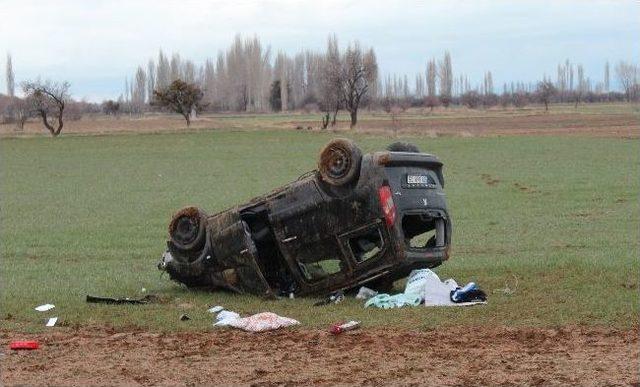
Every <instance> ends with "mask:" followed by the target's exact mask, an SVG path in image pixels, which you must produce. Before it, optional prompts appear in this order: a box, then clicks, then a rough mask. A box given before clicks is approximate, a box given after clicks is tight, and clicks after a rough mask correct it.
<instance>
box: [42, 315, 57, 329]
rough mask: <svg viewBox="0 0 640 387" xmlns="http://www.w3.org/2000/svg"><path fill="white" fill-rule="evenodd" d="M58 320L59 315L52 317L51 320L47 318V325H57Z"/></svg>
mask: <svg viewBox="0 0 640 387" xmlns="http://www.w3.org/2000/svg"><path fill="white" fill-rule="evenodd" d="M56 322H58V318H57V317H51V318H50V319H49V320H47V324H46V325H45V326H48V327H53V326H55V325H56Z"/></svg>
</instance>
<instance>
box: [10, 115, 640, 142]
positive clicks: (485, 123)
mask: <svg viewBox="0 0 640 387" xmlns="http://www.w3.org/2000/svg"><path fill="white" fill-rule="evenodd" d="M442 114H443V113H442V112H440V113H437V114H435V115H431V114H430V113H423V114H421V115H416V114H409V115H406V116H404V115H399V116H398V118H397V120H396V121H395V122H392V121H391V120H390V119H389V115H387V114H383V113H376V114H374V115H370V116H366V115H365V116H363V117H362V119H361V120H360V121H359V122H358V126H357V129H356V131H357V132H358V133H374V134H384V135H389V134H390V133H395V134H400V135H421V136H428V137H438V136H458V137H483V136H505V135H583V136H595V137H623V138H640V121H639V120H638V117H637V113H634V112H632V111H629V112H615V113H606V114H605V113H598V114H581V113H580V112H569V113H565V112H554V113H544V112H541V111H532V112H531V113H527V114H522V113H510V112H509V111H506V110H505V111H500V110H497V111H493V113H490V114H489V113H475V112H473V111H456V112H452V113H451V115H442ZM487 114H489V115H487ZM298 118H299V119H298ZM320 121H321V116H320V114H318V119H317V120H315V121H310V120H309V116H303V117H298V116H297V115H296V114H291V115H288V116H283V117H273V116H271V115H268V114H263V115H260V114H258V115H251V114H245V115H243V114H215V115H202V116H200V117H198V118H197V119H194V120H193V121H192V123H191V127H190V128H188V129H187V127H186V123H185V120H184V119H182V117H180V116H178V115H147V116H144V117H135V116H134V117H128V116H122V117H120V118H113V117H103V116H97V117H94V116H88V117H83V118H82V119H81V120H78V121H71V120H68V121H67V122H66V123H65V126H64V131H63V135H64V134H69V133H75V134H94V135H96V134H112V133H157V132H184V131H187V130H188V131H198V130H202V129H230V130H264V129H271V130H273V129H276V130H277V129H281V130H296V128H298V127H301V128H311V129H312V130H314V131H320ZM305 130H306V129H305ZM332 130H334V131H337V132H347V131H350V129H349V123H348V122H347V121H339V122H338V125H337V126H336V127H335V128H332ZM46 133H47V132H46V131H45V130H44V128H43V126H42V124H41V123H40V122H39V121H38V120H31V121H29V122H27V124H26V125H25V128H24V130H23V131H22V132H16V131H15V126H14V125H9V124H2V125H0V136H24V135H26V136H30V135H46Z"/></svg>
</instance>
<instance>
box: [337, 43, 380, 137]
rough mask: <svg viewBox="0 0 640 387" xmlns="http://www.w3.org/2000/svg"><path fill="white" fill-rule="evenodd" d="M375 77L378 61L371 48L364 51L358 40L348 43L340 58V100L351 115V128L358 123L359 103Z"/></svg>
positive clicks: (375, 79)
mask: <svg viewBox="0 0 640 387" xmlns="http://www.w3.org/2000/svg"><path fill="white" fill-rule="evenodd" d="M377 78H378V62H377V60H376V55H375V52H374V51H373V49H372V48H371V49H369V50H368V51H366V52H364V51H363V50H362V48H361V47H360V44H359V43H358V42H354V43H353V44H350V45H349V47H347V50H346V51H345V53H344V57H343V59H342V101H343V103H344V108H345V110H347V111H348V112H349V114H350V116H351V125H350V126H351V128H353V127H355V126H356V124H357V123H358V109H359V108H360V103H361V102H362V100H363V98H364V97H365V95H366V93H367V91H368V90H369V87H370V86H371V85H372V84H374V83H375V82H376V81H377Z"/></svg>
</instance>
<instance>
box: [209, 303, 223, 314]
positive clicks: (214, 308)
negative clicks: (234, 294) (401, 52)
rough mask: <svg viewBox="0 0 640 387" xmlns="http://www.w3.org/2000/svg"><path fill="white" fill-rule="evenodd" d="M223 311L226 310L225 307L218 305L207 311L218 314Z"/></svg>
mask: <svg viewBox="0 0 640 387" xmlns="http://www.w3.org/2000/svg"><path fill="white" fill-rule="evenodd" d="M223 310H224V308H223V307H221V306H220V305H216V306H212V307H211V308H209V309H207V312H209V313H218V312H221V311H223Z"/></svg>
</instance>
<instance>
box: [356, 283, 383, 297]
mask: <svg viewBox="0 0 640 387" xmlns="http://www.w3.org/2000/svg"><path fill="white" fill-rule="evenodd" d="M377 295H378V292H376V291H375V290H373V289H369V288H368V287H366V286H363V287H361V288H360V290H358V294H356V300H368V299H370V298H371V297H375V296H377Z"/></svg>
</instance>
